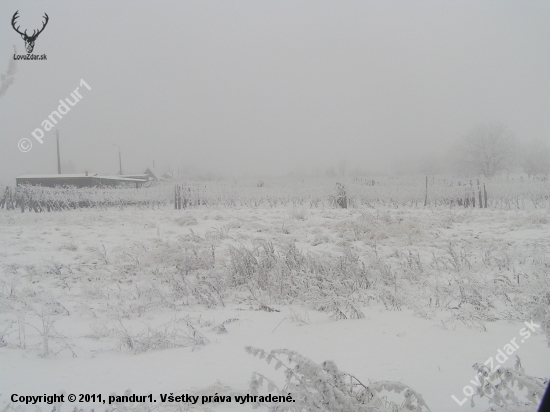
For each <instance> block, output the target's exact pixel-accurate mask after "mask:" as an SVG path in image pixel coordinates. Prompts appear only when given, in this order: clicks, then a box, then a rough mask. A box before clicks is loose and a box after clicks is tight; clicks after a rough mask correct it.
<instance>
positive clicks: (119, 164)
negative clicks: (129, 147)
mask: <svg viewBox="0 0 550 412" xmlns="http://www.w3.org/2000/svg"><path fill="white" fill-rule="evenodd" d="M113 146H116V147H118V174H119V175H122V156H121V154H120V146H119V145H117V144H114V143H113Z"/></svg>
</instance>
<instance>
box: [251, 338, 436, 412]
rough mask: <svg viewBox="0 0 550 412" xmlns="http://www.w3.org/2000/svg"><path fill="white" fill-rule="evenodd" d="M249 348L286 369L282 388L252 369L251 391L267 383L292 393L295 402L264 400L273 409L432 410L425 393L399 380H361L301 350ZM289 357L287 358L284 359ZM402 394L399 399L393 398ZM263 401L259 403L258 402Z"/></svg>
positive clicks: (283, 392) (345, 411)
mask: <svg viewBox="0 0 550 412" xmlns="http://www.w3.org/2000/svg"><path fill="white" fill-rule="evenodd" d="M246 351H247V352H248V353H250V354H252V355H254V356H258V357H259V358H260V359H265V361H266V362H267V363H268V364H270V363H271V362H273V363H274V367H275V369H276V370H277V369H281V368H282V369H283V371H284V376H285V385H284V387H283V388H281V389H279V388H278V387H277V385H276V383H275V382H274V381H273V380H271V379H269V378H267V377H265V376H264V375H262V374H259V373H256V372H255V373H253V375H252V379H251V382H250V393H251V394H252V395H259V394H260V390H262V389H263V385H264V383H265V384H266V386H267V392H269V393H274V394H276V395H278V396H285V397H287V396H289V395H290V396H291V397H292V400H293V402H289V403H287V402H272V403H270V404H264V406H267V407H268V408H269V410H270V411H296V410H299V411H312V412H313V411H327V412H338V411H341V412H373V411H380V412H384V411H386V412H398V411H411V410H414V411H417V412H422V411H429V410H430V409H429V408H428V406H427V405H426V403H425V402H424V399H423V398H422V396H421V395H420V394H419V393H417V392H416V391H415V390H413V389H411V388H410V387H408V386H407V385H404V384H402V383H399V382H387V381H382V382H369V383H368V385H366V384H364V383H362V382H361V381H360V380H359V379H357V378H356V377H355V376H353V375H351V374H349V373H346V372H342V371H340V370H339V369H338V367H337V366H336V364H335V363H334V362H332V361H325V362H323V363H321V364H317V363H315V362H313V361H312V360H311V359H308V358H306V357H305V356H302V355H300V354H299V353H297V352H295V351H292V350H288V349H278V350H272V351H271V352H266V351H264V350H262V349H257V348H253V347H250V346H249V347H247V348H246ZM285 358H286V359H285ZM395 394H399V396H398V397H400V398H401V399H400V400H390V399H389V398H390V397H392V398H393V397H396V396H395ZM258 405H260V404H258Z"/></svg>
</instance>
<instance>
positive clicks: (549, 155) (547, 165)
mask: <svg viewBox="0 0 550 412" xmlns="http://www.w3.org/2000/svg"><path fill="white" fill-rule="evenodd" d="M521 166H522V167H523V170H524V171H525V173H527V175H528V176H529V177H531V175H539V174H541V175H545V176H547V175H548V174H549V173H550V147H548V145H547V144H546V143H544V142H543V141H542V140H532V141H531V142H530V143H528V144H527V145H526V146H524V147H523V150H522V158H521Z"/></svg>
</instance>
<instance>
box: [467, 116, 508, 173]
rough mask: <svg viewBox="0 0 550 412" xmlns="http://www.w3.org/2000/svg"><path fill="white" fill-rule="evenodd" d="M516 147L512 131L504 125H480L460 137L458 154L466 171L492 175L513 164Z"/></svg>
mask: <svg viewBox="0 0 550 412" xmlns="http://www.w3.org/2000/svg"><path fill="white" fill-rule="evenodd" d="M517 148H518V144H517V140H516V137H515V135H514V133H513V132H511V131H510V130H509V129H508V128H507V127H506V126H505V125H502V124H482V125H478V126H476V127H474V128H473V129H471V130H470V131H469V132H468V134H467V135H466V136H464V137H463V138H462V139H461V140H460V142H459V145H458V153H457V154H458V156H459V162H460V163H461V165H462V166H464V167H465V168H466V171H468V172H469V173H473V174H478V175H484V176H486V177H491V176H494V175H495V174H497V173H499V172H502V171H506V170H508V171H509V170H511V169H512V168H513V167H514V165H515V164H516V161H517Z"/></svg>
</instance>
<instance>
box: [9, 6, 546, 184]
mask: <svg viewBox="0 0 550 412" xmlns="http://www.w3.org/2000/svg"><path fill="white" fill-rule="evenodd" d="M16 10H19V15H20V18H19V24H21V27H22V28H28V29H29V32H32V30H33V29H35V28H36V29H37V28H39V27H41V19H42V15H43V13H44V12H46V13H48V15H49V17H50V21H49V23H48V26H47V27H46V29H45V30H44V32H42V33H41V34H40V35H39V37H38V39H37V41H36V45H35V49H34V51H33V53H34V54H38V55H40V54H43V53H45V54H46V55H47V60H46V61H18V63H17V68H18V71H17V73H16V75H15V76H16V77H15V83H14V84H13V85H12V86H11V87H10V88H9V89H8V90H7V92H6V94H5V95H4V96H3V97H1V98H0V183H2V184H4V185H5V184H10V185H13V184H14V183H15V182H14V180H13V179H14V178H15V176H18V175H21V174H28V173H56V171H57V166H56V157H55V150H56V145H55V132H54V131H50V132H47V133H46V134H45V136H44V143H43V144H42V145H40V144H39V143H38V142H37V141H35V140H34V138H33V137H32V136H31V132H32V131H33V130H34V129H35V128H37V127H41V122H42V121H43V120H44V119H46V118H47V116H48V115H49V114H50V113H51V112H52V111H53V110H56V109H57V107H58V105H59V100H60V99H65V98H68V97H69V96H70V94H71V92H72V91H73V90H74V89H76V87H78V86H79V84H80V80H81V79H83V80H84V81H85V82H86V83H87V84H88V85H89V86H90V87H91V90H89V91H88V90H86V89H84V90H83V89H82V88H81V89H80V90H81V94H82V96H83V98H82V100H81V101H80V102H78V103H77V104H76V105H75V106H74V107H73V108H72V109H71V111H70V112H69V113H67V114H66V115H65V116H64V117H63V118H62V119H61V120H59V122H58V125H57V126H58V128H59V132H60V135H61V154H62V158H63V159H64V161H65V162H68V161H70V162H72V164H73V165H74V166H75V168H76V169H77V171H79V172H83V171H84V170H88V171H93V172H98V173H100V174H116V173H117V172H118V148H117V147H115V146H113V144H118V145H119V146H120V147H121V151H122V162H123V169H124V170H123V171H124V172H125V173H140V172H143V171H144V169H145V167H147V166H150V165H151V164H152V163H153V160H154V161H155V165H156V166H157V168H158V169H159V170H160V171H161V172H164V171H166V170H167V169H168V165H170V166H171V168H172V169H173V170H176V169H177V168H178V167H195V168H196V167H198V168H201V169H203V170H215V171H218V172H221V173H226V174H233V175H237V174H241V173H270V174H272V173H287V172H289V171H311V170H324V169H326V168H328V167H331V166H334V167H337V165H338V162H340V161H341V160H342V159H346V160H347V162H348V164H349V165H350V167H360V168H362V169H366V170H373V171H374V170H385V169H388V168H391V167H393V166H394V165H395V163H396V162H399V161H400V160H399V159H403V158H404V157H406V156H417V157H421V156H425V155H426V154H434V155H440V154H442V153H445V152H446V151H447V150H448V149H449V147H451V144H452V143H453V141H454V140H455V139H456V138H457V137H459V136H461V135H463V134H465V133H466V132H467V131H468V129H470V128H471V127H473V126H475V125H476V124H478V123H486V122H503V123H505V124H507V125H508V126H509V127H510V129H512V130H514V131H515V132H516V133H517V135H518V137H519V138H520V139H524V140H530V139H533V138H537V139H543V140H544V141H546V142H548V143H550V2H548V1H529V2H525V1H515V2H511V1H501V0H499V1H477V0H476V1H414V2H413V1H410V2H409V1H361V2H359V1H346V2H341V1H300V0H295V1H281V0H277V1H263V0H262V1H260V0H257V1H231V2H228V1H223V2H222V1H203V0H201V1H180V2H175V1H174V2H169V1H155V2H153V1H150V2H136V1H132V2H125V1H116V2H113V1H94V2H91V1H90V2H84V1H78V2H57V1H56V2H50V1H40V2H21V1H2V2H1V3H0V73H5V72H6V69H7V66H8V61H9V59H10V57H11V55H12V54H13V45H15V46H16V47H17V51H18V53H19V54H25V49H24V43H23V40H22V39H21V37H20V36H19V35H18V34H17V33H16V32H15V31H14V30H13V29H12V27H11V24H10V22H11V18H12V15H13V14H14V13H15V11H16ZM82 90H83V91H82ZM24 137H27V138H29V139H31V140H32V143H33V149H32V150H31V151H30V152H28V153H22V152H20V151H19V150H18V148H17V142H18V141H19V140H20V139H21V138H24Z"/></svg>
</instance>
